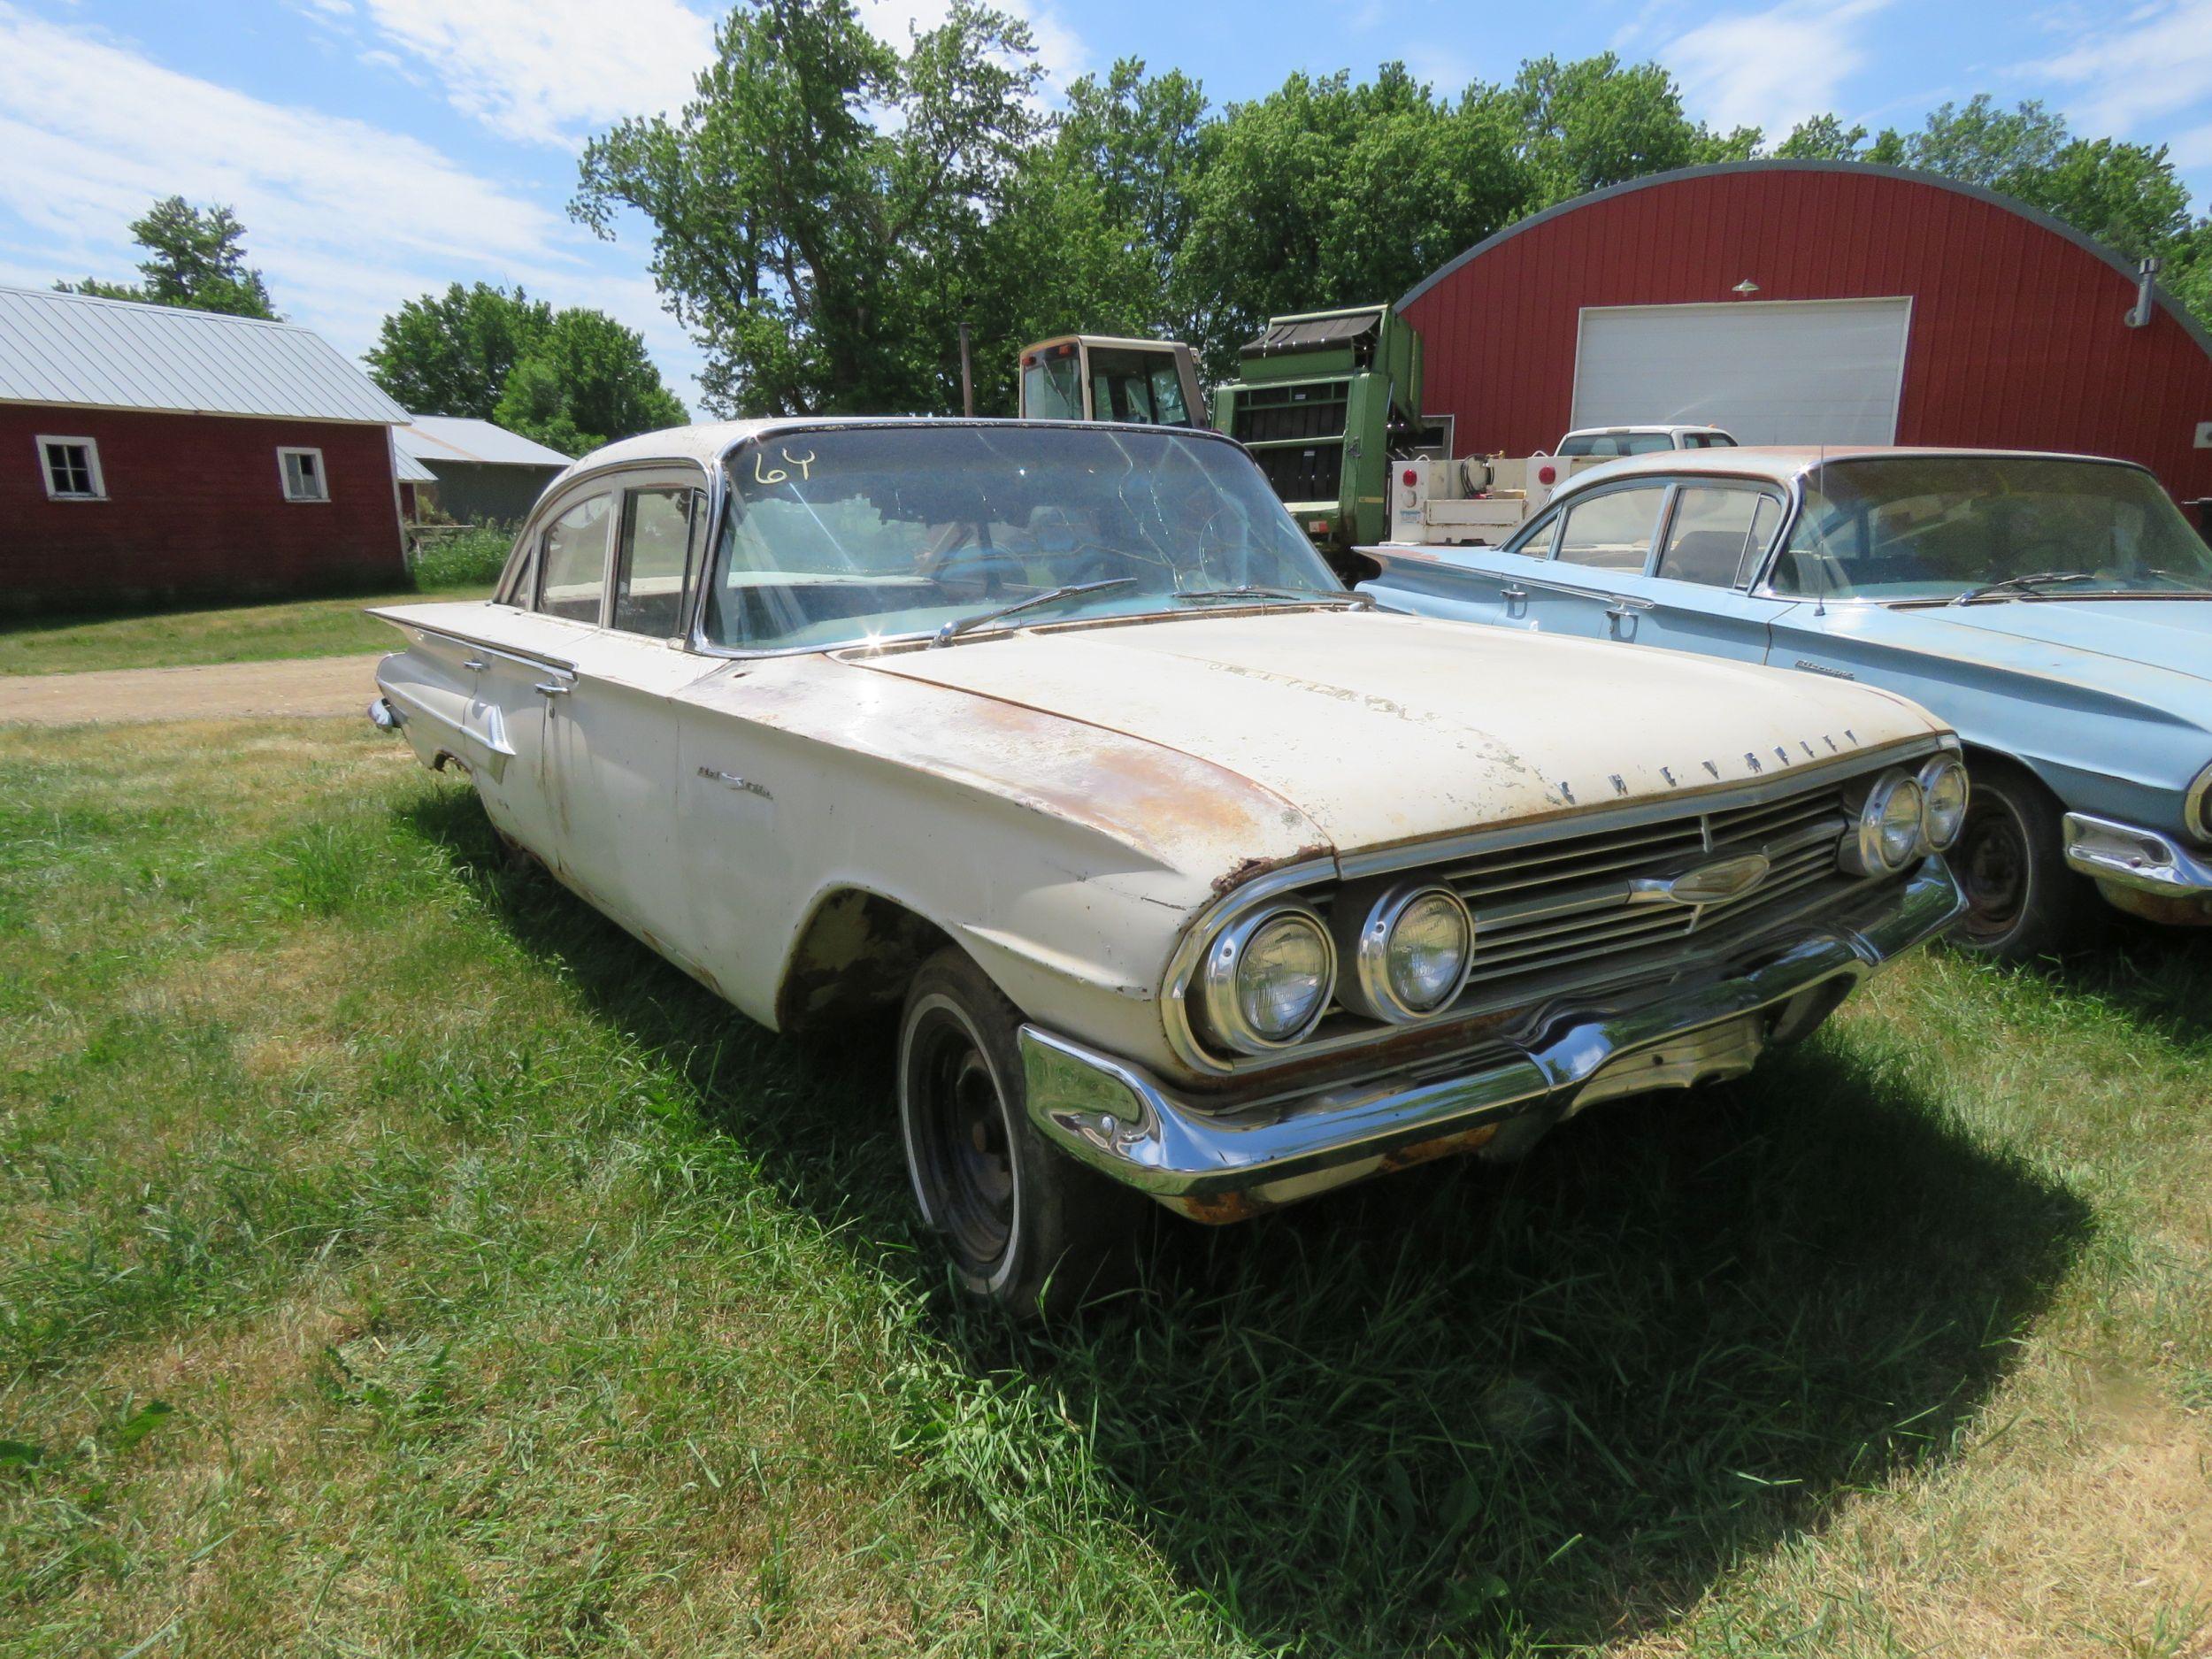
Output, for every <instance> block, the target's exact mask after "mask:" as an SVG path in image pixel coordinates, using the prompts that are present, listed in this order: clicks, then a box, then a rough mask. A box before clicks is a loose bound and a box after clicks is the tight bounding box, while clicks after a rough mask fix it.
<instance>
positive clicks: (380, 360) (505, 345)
mask: <svg viewBox="0 0 2212 1659" xmlns="http://www.w3.org/2000/svg"><path fill="white" fill-rule="evenodd" d="M551 326H553V308H552V307H551V306H550V305H549V304H547V303H546V302H545V301H543V300H534V299H532V298H530V297H529V296H527V295H526V294H525V293H524V292H523V291H522V289H520V288H516V289H515V290H514V291H513V292H512V293H510V292H509V291H508V290H507V289H505V288H491V287H488V286H487V285H486V284H484V283H482V282H479V283H476V284H475V285H473V286H472V287H469V288H463V287H462V286H461V285H460V284H459V283H458V282H455V283H453V284H451V285H450V286H449V287H448V288H447V289H446V291H445V292H444V293H443V294H426V295H424V296H422V297H421V298H420V299H413V300H409V301H407V302H406V303H404V304H403V305H402V306H401V307H400V308H399V309H398V310H397V311H394V312H393V313H392V314H391V315H390V316H388V317H387V318H386V319H384V320H383V322H382V324H381V325H380V326H379V327H378V329H377V340H376V344H375V345H373V346H372V347H371V348H370V349H369V350H368V352H367V354H366V356H365V357H364V359H363V361H364V362H365V363H366V364H367V365H368V367H369V376H370V378H371V379H372V380H374V381H375V382H376V383H377V384H378V385H379V386H380V387H382V388H384V390H385V392H386V393H387V395H388V396H390V397H392V398H393V399H394V400H395V401H396V402H397V403H399V404H400V405H401V407H403V408H404V409H410V410H412V411H415V412H416V413H418V414H423V415H473V416H475V417H476V418H478V419H482V420H489V419H491V418H492V411H494V410H495V409H496V408H498V406H499V399H500V395H501V394H502V393H503V392H504V391H505V390H506V388H507V377H508V376H509V375H510V374H511V373H513V371H514V367H515V365H516V364H517V363H518V362H519V361H520V360H521V359H522V358H523V357H525V356H526V355H527V354H528V353H529V351H530V349H531V348H533V347H534V346H535V345H536V344H537V343H538V342H540V341H541V340H542V339H544V338H545V334H546V331H547V330H548V329H549V328H550V327H551Z"/></svg>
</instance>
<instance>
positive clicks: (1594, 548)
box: [1552, 484, 1667, 571]
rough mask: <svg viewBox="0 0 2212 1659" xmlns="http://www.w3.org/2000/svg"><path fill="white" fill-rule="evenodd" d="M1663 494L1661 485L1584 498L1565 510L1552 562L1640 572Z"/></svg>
mask: <svg viewBox="0 0 2212 1659" xmlns="http://www.w3.org/2000/svg"><path fill="white" fill-rule="evenodd" d="M1666 495H1667V487H1666V486H1665V485H1664V484H1649V485H1641V486H1639V487H1638V488H1634V489H1614V490H1608V491H1607V492H1606V493H1605V494H1604V495H1586V496H1585V497H1583V498H1582V499H1581V500H1580V501H1578V502H1576V503H1574V504H1573V505H1572V506H1571V507H1569V508H1568V509H1567V517H1566V522H1565V523H1564V524H1563V525H1562V526H1560V532H1559V550H1558V552H1556V553H1555V554H1554V555H1553V556H1552V557H1555V558H1556V559H1557V560H1558V561H1559V562H1560V563H1561V564H1563V565H1589V566H1591V567H1592V568H1593V569H1595V570H1601V571H1640V570H1642V569H1643V567H1644V561H1645V559H1646V558H1647V557H1649V555H1650V553H1651V535H1652V532H1653V531H1654V530H1655V529H1657V528H1658V526H1659V503H1661V502H1663V501H1664V500H1665V499H1666Z"/></svg>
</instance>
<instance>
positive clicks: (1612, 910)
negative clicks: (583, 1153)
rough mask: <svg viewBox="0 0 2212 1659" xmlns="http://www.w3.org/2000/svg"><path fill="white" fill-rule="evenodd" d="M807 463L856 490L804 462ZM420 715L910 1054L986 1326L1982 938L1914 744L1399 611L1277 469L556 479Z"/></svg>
mask: <svg viewBox="0 0 2212 1659" xmlns="http://www.w3.org/2000/svg"><path fill="white" fill-rule="evenodd" d="M797 457H804V458H803V462H802V461H801V460H800V459H799V458H797ZM376 614H378V615H380V616H381V617H383V618H385V619H387V620H388V621H390V622H392V623H393V624H394V625H395V626H396V627H397V628H398V629H399V631H400V635H401V638H402V640H403V641H404V649H402V650H400V651H399V652H397V653H396V655H394V656H392V657H388V658H387V659H386V660H385V661H384V663H383V664H382V665H381V666H380V669H379V671H378V682H379V687H380V695H379V697H378V701H377V703H376V706H375V709H374V710H373V713H374V714H375V716H376V718H377V719H378V722H379V724H380V725H381V726H386V727H387V728H388V729H396V730H397V731H398V732H399V733H401V734H403V736H404V737H405V738H406V740H407V741H409V742H410V743H411V745H412V746H413V748H414V750H415V752H416V753H417V755H418V756H419V757H420V758H421V759H422V760H423V761H424V763H425V764H428V765H430V766H432V767H434V768H438V769H441V770H444V771H448V772H453V773H455V774H457V776H459V777H461V778H464V779H465V780H467V781H468V782H470V783H471V784H472V786H473V787H474V788H475V790H476V791H477V793H478V794H479V795H480V796H481V797H482V799H483V803H484V807H485V810H486V811H487V812H488V814H489V815H490V817H491V819H492V822H493V824H494V825H495V826H496V828H497V829H498V831H499V832H500V833H501V834H502V836H503V837H504V838H505V839H506V840H508V841H510V842H511V844H512V845H513V846H515V847H516V848H518V849H520V850H521V851H523V852H524V853H526V855H527V856H530V857H531V858H533V859H534V860H535V861H536V862H537V863H538V864H541V865H542V866H543V867H544V869H545V870H546V871H547V872H548V873H549V875H550V876H551V877H552V878H553V879H557V880H558V881H560V882H562V883H564V884H565V885H566V886H567V887H571V888H572V889H573V890H574V891H575V893H576V894H578V895H580V897H581V898H583V899H584V900H585V901H586V902H588V903H590V904H592V905H594V906H595V907H596V908H598V909H599V910H603V911H604V912H605V913H606V914H607V915H609V916H611V917H612V918H614V919H615V920H616V921H618V923H620V924H621V925H622V926H625V927H626V928H627V929H629V930H630V931H631V932H632V933H634V934H636V935H637V936H638V938H640V939H641V940H642V941H645V943H646V944H647V945H649V947H650V948H651V949H655V950H657V951H658V952H660V953H661V954H662V955H664V956H667V957H668V958H669V959H670V960H672V961H673V962H675V963H676V964H679V965H680V967H682V968H683V969H684V970H686V971H687V972H690V973H691V974H693V975H695V977H697V978H698V979H701V980H702V981H703V982H704V983H705V984H707V985H709V986H710V987H713V988H714V989H715V990H716V991H717V992H718V994H720V995H722V996H724V997H725V998H726V999H727V1000H728V1001H730V1002H733V1004H735V1005H736V1006H737V1007H738V1008H739V1009H740V1010H742V1011H743V1012H745V1013H746V1014H748V1015H749V1016H751V1017H752V1018H755V1019H757V1020H758V1021H760V1022H761V1023H763V1024H764V1025H769V1026H771V1027H774V1028H779V1029H781V1028H802V1027H812V1028H822V1027H831V1028H845V1027H849V1026H851V1025H855V1024H856V1023H857V1022H862V1021H866V1020H869V1019H874V1018H880V1019H882V1020H885V1021H887V1022H888V1023H890V1024H891V1025H893V1026H894V1027H895V1031H896V1033H897V1038H896V1062H895V1081H894V1087H893V1088H892V1089H891V1090H889V1091H887V1105H886V1110H885V1113H884V1120H883V1123H882V1125H881V1132H882V1133H883V1134H884V1135H885V1136H886V1137H887V1138H889V1139H891V1140H893V1141H895V1142H896V1144H897V1145H898V1147H899V1148H900V1150H901V1152H902V1156H903V1157H904V1159H905V1162H906V1167H907V1170H908V1172H909V1175H910V1179H911V1183H912V1186H913V1190H914V1196H915V1201H916V1202H917V1204H918V1206H919V1209H920V1211H921V1214H922V1216H923V1217H924V1219H925V1220H926V1223H927V1225H929V1227H930V1228H931V1229H932V1230H933V1232H934V1233H936V1234H937V1235H938V1236H939V1237H940V1239H941V1240H942V1243H943V1246H944V1248H945V1250H946V1252H947V1254H948V1255H949V1258H950V1260H951V1263H952V1264H953V1267H954V1269H955V1271H956V1273H957V1275H958V1277H959V1279H960V1280H961V1282H962V1283H964V1285H965V1286H967V1287H968V1288H970V1289H971V1290H972V1291H974V1292H975V1293H977V1294H979V1295H983V1296H987V1297H989V1298H992V1299H994V1300H995V1301H997V1302H1002V1303H1003V1304H1006V1305H1008V1306H1010V1307H1015V1308H1020V1309H1033V1308H1036V1307H1038V1306H1040V1305H1041V1304H1048V1303H1054V1302H1068V1301H1071V1300H1074V1299H1078V1298H1079V1297H1080V1296H1081V1295H1082V1294H1085V1292H1086V1290H1087V1287H1089V1286H1092V1285H1094V1283H1097V1282H1101V1280H1100V1275H1101V1274H1102V1272H1103V1271H1104V1270H1105V1268H1106V1267H1107V1265H1108V1264H1110V1263H1111V1262H1112V1261H1113V1260H1114V1259H1115V1258H1116V1257H1117V1256H1118V1255H1119V1254H1120V1253H1122V1252H1124V1251H1125V1250H1126V1248H1129V1243H1130V1240H1132V1238H1133V1237H1134V1236H1135V1234H1134V1231H1133V1228H1132V1227H1131V1226H1130V1225H1129V1223H1130V1219H1131V1217H1130V1213H1129V1212H1130V1210H1131V1208H1132V1206H1135V1207H1138V1208H1141V1207H1142V1206H1143V1205H1144V1204H1145V1203H1146V1202H1148V1201H1149V1202H1156V1203H1159V1204H1163V1205H1165V1206H1167V1207H1169V1208H1171V1209H1172V1210H1177V1211H1179V1212H1181V1213H1182V1214H1184V1215H1186V1216H1188V1217H1194V1218H1195V1219H1198V1220H1201V1221H1208V1222H1219V1221H1229V1220H1234V1219H1236V1218H1238V1217H1242V1216H1247V1215H1249V1214H1251V1213H1253V1212H1254V1211H1256V1210H1261V1209H1263V1208H1266V1207H1268V1206H1271V1205H1276V1204H1281V1203H1287V1202H1294V1201H1296V1200H1298V1199H1302V1198H1304V1197H1306V1196H1309V1195H1310V1194H1316V1193H1319V1192H1324V1191H1326V1190H1328V1189H1329V1188H1331V1187H1337V1186H1340V1185H1342V1184H1344V1183H1346V1182H1348V1181H1354V1180H1359V1179H1364V1178H1367V1177H1370V1176H1373V1175H1377V1174H1380V1173H1383V1172H1386V1171H1390V1170H1393V1169H1395V1168H1398V1167H1400V1166H1402V1165H1403V1164H1408V1163H1410V1162H1414V1161H1417V1160H1418V1159H1420V1158H1424V1157H1427V1156H1436V1155H1437V1154H1439V1153H1441V1152H1446V1151H1463V1150H1472V1151H1484V1152H1489V1153H1492V1154H1496V1155H1500V1156H1504V1155H1507V1154H1509V1153H1514V1152H1517V1151H1519V1150H1520V1149H1521V1148H1524V1147H1525V1146H1526V1145H1527V1144H1528V1143H1530V1142H1531V1141H1533V1140H1535V1139H1536V1138H1538V1137H1540V1135H1541V1134H1542V1133H1543V1132H1544V1131H1545V1130H1546V1129H1548V1127H1550V1126H1551V1125H1554V1124H1555V1123H1557V1122H1558V1121H1560V1120H1561V1119H1562V1118H1565V1117H1567V1116H1569V1115H1570V1114H1571V1113H1573V1112H1575V1111H1578V1110H1581V1109H1582V1108H1584V1107H1586V1106H1588V1105H1590V1104H1592V1103H1594V1102H1598V1101H1602V1100H1609V1099H1613V1098H1616V1097H1618V1096H1624V1095H1627V1094H1639V1093H1645V1092H1648V1091H1649V1090H1651V1089H1654V1088H1678V1087H1690V1086H1692V1085H1694V1084H1697V1083H1701V1082H1704V1081H1709V1080H1711V1079H1719V1078H1725V1077H1731V1076H1734V1075H1737V1074H1739V1073H1740V1072H1742V1071H1746V1070H1747V1069H1748V1068H1749V1067H1751V1066H1752V1065H1753V1064H1755V1061H1756V1060H1757V1058H1758V1056H1760V1055H1761V1054H1762V1053H1763V1051H1764V1050H1765V1049H1767V1048H1770V1047H1771V1046H1773V1045H1774V1044H1776V1043H1780V1042H1786V1041H1793V1040H1794V1039H1796V1038H1799V1037H1801V1036H1803V1035H1804V1034H1806V1033H1809V1032H1810V1031H1812V1030H1813V1029H1815V1028H1816V1026H1818V1025H1819V1024H1820V1023H1821V1022H1822V1021H1823V1020H1824V1019H1825V1018H1827V1016H1828V1015H1829V1014H1830V1013H1831V1012H1832V1011H1833V1010H1834V1009H1835V1007H1836V1006H1837V1004H1838V1003H1839V1002H1841V1001H1842V1000H1843V999H1844V998H1845V997H1846V996H1847V995H1848V994H1849V993H1850V992H1851V990H1852V989H1853V988H1854V987H1856V986H1857V985H1858V984H1860V983H1861V982H1862V981H1863V980H1864V979H1867V978H1868V977H1869V976H1870V975H1871V974H1873V973H1876V972H1879V971H1880V970H1881V969H1882V968H1883V967H1885V966H1886V964H1889V963H1890V962H1892V961H1893V960H1894V959H1895V958H1896V957H1897V956H1899V955H1900V954H1901V953H1902V952H1904V951H1907V950H1909V949H1912V948H1913V947H1914V946H1916V945H1917V944H1919V943H1920V942H1922V941H1924V940H1926V939H1927V938H1929V937H1930V936H1932V934H1934V933H1937V932H1939V930H1941V929H1942V928H1943V927H1944V926H1947V924H1948V923H1949V921H1950V920H1951V918H1952V917H1953V915H1954V914H1955V911H1956V910H1957V908H1958V902H1959V898H1958V889H1957V887H1956V886H1955V883H1954V882H1953V880H1952V878H1951V876H1950V873H1949V872H1948V871H1947V868H1946V865H1945V863H1944V860H1943V858H1942V856H1941V851H1942V849H1943V847H1944V846H1945V845H1947V841H1948V840H1949V838H1950V837H1951V836H1953V835H1954V834H1955V833H1956V830H1957V824H1956V821H1955V813H1954V812H1953V810H1952V805H1953V803H1955V799H1956V797H1957V795H1958V788H1957V786H1958V783H1959V766H1960V763H1959V759H1958V753H1957V748H1956V744H1955V741H1954V740H1953V738H1952V736H1951V734H1950V733H1949V732H1948V731H1947V729H1946V728H1945V727H1944V726H1942V725H1941V723H1939V721H1937V720H1935V719H1933V718H1932V717H1930V716H1929V715H1927V714H1926V713H1925V712H1924V711H1923V710H1920V709H1919V708H1917V707H1916V706H1915V705H1914V704H1912V703H1909V702H1907V701H1905V700H1904V699H1902V698H1900V697H1896V696H1893V695H1886V694H1884V693H1881V692H1876V691H1870V690H1867V689H1864V688H1863V687H1851V686H1840V685H1836V684H1833V683H1830V682H1826V681H1823V680H1814V679H1811V678H1809V677H1806V676H1801V675H1789V674H1784V673H1777V672H1769V671H1767V670H1765V669H1762V668H1757V667H1752V666H1747V665H1742V664H1730V663H1720V662H1701V661H1694V660H1690V659H1686V658H1681V657H1670V656H1664V655H1661V654H1656V653H1648V652H1623V651H1620V650H1617V649H1611V648H1609V647H1606V646H1603V645H1600V644H1597V643H1594V642H1591V641H1575V640H1562V639H1555V638H1551V637H1548V636H1544V635H1540V634H1524V635H1513V636H1509V635H1505V634H1497V633H1494V632H1487V631H1484V630H1479V629H1472V628H1467V627H1463V626H1457V625H1455V624H1451V623H1445V622H1438V621H1434V620H1431V619H1427V618H1417V617H1411V616H1406V615H1402V614H1392V613H1387V612H1384V611H1379V609H1378V608H1376V607H1375V606H1374V605H1373V604H1372V603H1371V602H1370V601H1369V600H1367V599H1366V598H1365V597H1364V596H1363V595H1357V594H1354V593H1351V592H1348V591H1347V590H1346V589H1345V588H1343V586H1342V585H1341V584H1340V582H1338V581H1337V580H1336V579H1335V578H1334V577H1333V575H1331V573H1330V572H1329V571H1328V569H1327V568H1326V567H1325V565H1323V564H1322V562H1321V561H1320V559H1319V557H1318V556H1317V555H1316V554H1315V552H1314V550H1313V549H1312V547H1311V545H1310V542H1308V541H1307V540H1306V538H1305V537H1304V536H1303V535H1302V534H1301V533H1300V532H1299V530H1298V527H1297V526H1296V525H1295V524H1294V523H1293V522H1292V521H1291V520H1290V519H1289V518H1287V517H1286V513H1285V511H1284V509H1283V507H1282V506H1281V504H1280V503H1279V502H1278V501H1277V500H1276V499H1275V497H1274V496H1273V495H1272V493H1271V491H1270V490H1269V489H1268V488H1267V484H1266V480H1264V478H1263V476H1262V475H1261V474H1260V472H1259V471H1258V469H1257V468H1256V465H1254V463H1253V462H1252V460H1251V458H1250V457H1249V456H1248V454H1246V452H1245V451H1244V450H1243V449H1241V447H1240V446H1239V445H1237V444H1235V443H1233V442H1230V441H1228V440H1226V439H1224V438H1221V437H1219V436H1217V435H1215V434H1210V433H1206V432H1202V431H1191V430H1171V429H1162V428H1156V427H1122V426H1098V425H1087V424H1081V423H1072V422H1071V423H1050V424H1025V423H1018V422H991V421H949V420H859V419H853V420H842V421H820V420H818V421H783V422H755V423H737V424H732V425H726V426H698V427H691V428H687V429H683V430H680V431H676V432H669V433H661V434H650V435H648V436H646V437H641V438H634V439H627V440H625V441H623V442H620V443H618V444H614V445H611V446H609V447H608V448H607V449H603V450H600V451H599V452H597V453H596V454H595V455H591V456H588V457H585V458H584V459H582V460H580V461H579V462H577V463H576V464H575V465H573V466H572V467H571V468H569V469H568V471H567V472H565V473H564V474H563V475H562V476H561V477H560V478H558V479H557V480H555V481H554V482H553V484H552V485H551V486H550V487H549V488H548V490H547V492H546V494H545V495H544V497H543V498H542V499H541V501H540V503H538V506H537V508H536V509H535V511H534V512H533V514H532V516H531V517H530V518H529V519H528V520H527V521H526V524H525V525H524V526H523V529H522V533H521V534H520V536H519V537H518V540H517V542H516V544H515V549H514V553H513V556H512V557H511V561H510V564H509V565H508V568H507V571H506V573H505V575H504V576H503V579H502V581H501V584H500V587H499V589H498V592H497V594H496V595H495V597H494V598H493V599H491V600H489V601H488V602H485V603H445V604H427V605H411V606H404V607H397V608H391V609H384V610H380V611H378V612H377V613H376Z"/></svg>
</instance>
